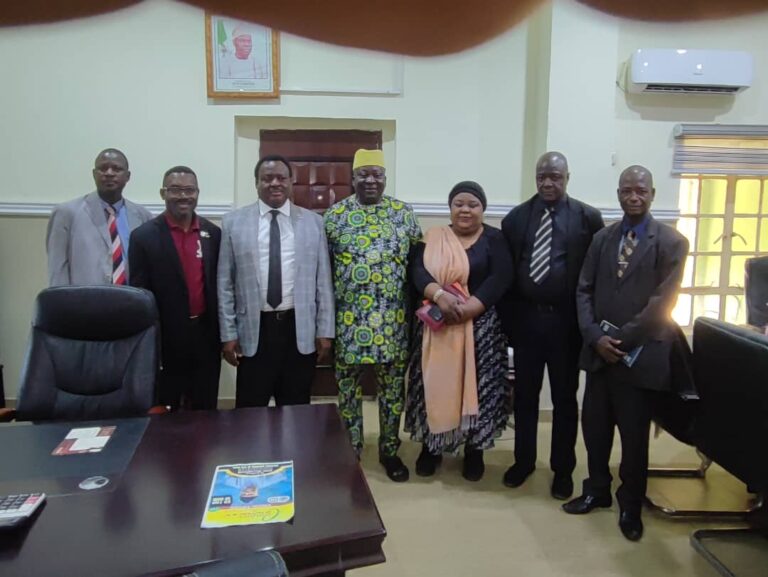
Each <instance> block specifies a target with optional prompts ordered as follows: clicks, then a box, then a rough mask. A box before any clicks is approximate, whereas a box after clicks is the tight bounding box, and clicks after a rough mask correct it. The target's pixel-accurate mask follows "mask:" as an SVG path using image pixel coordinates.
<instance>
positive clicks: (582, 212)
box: [498, 195, 605, 346]
mask: <svg viewBox="0 0 768 577" xmlns="http://www.w3.org/2000/svg"><path fill="white" fill-rule="evenodd" d="M535 200H536V195H534V196H533V197H531V198H530V199H528V200H527V201H525V202H524V203H522V204H520V205H518V206H516V207H515V208H513V209H512V210H511V211H509V214H508V215H507V216H505V217H504V220H502V221H501V230H502V232H503V233H504V237H505V238H506V239H507V243H508V244H509V251H510V253H512V260H513V268H512V271H513V272H512V273H511V274H516V273H517V270H518V269H519V268H520V261H521V260H522V257H523V250H524V247H525V241H526V236H527V234H528V223H529V221H530V219H531V211H532V210H533V204H534V201H535ZM568 214H569V218H568V222H567V223H566V236H567V242H568V255H567V264H566V267H567V278H568V295H569V298H568V303H569V308H568V311H567V313H568V315H569V317H570V318H572V320H573V329H574V332H575V333H576V335H577V336H578V330H577V325H576V300H575V299H576V286H577V285H578V281H579V272H580V271H581V265H582V263H583V262H584V257H585V255H586V254H587V249H588V248H589V244H590V243H591V242H592V237H593V236H594V235H595V233H596V232H597V231H599V230H600V229H602V228H603V227H604V226H605V223H604V222H603V217H602V215H601V214H600V211H599V210H597V209H596V208H594V207H593V206H590V205H588V204H586V203H584V202H581V201H579V200H576V199H575V198H573V197H571V196H569V197H568ZM571 305H572V306H571ZM528 306H530V303H528V302H527V301H525V300H524V299H523V297H522V296H521V295H520V293H519V291H518V288H517V280H516V279H515V281H514V282H513V283H512V285H511V288H510V290H509V292H508V293H507V296H506V297H505V299H503V302H502V303H501V304H500V306H499V307H498V308H499V311H500V314H501V319H502V324H503V325H504V331H505V332H506V333H507V335H508V336H509V337H510V338H511V339H512V344H513V346H514V343H515V342H516V341H520V340H521V339H522V340H524V339H526V338H528V337H527V334H528V331H527V327H525V326H524V323H521V322H520V319H521V318H524V315H523V314H521V313H522V312H523V310H524V309H525V308H526V307H528Z"/></svg>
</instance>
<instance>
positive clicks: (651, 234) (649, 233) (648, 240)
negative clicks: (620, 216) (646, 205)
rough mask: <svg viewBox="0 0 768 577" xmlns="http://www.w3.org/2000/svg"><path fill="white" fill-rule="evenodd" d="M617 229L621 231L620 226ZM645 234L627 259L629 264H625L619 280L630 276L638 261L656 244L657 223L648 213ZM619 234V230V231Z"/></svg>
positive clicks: (624, 279)
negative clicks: (622, 274) (625, 267)
mask: <svg viewBox="0 0 768 577" xmlns="http://www.w3.org/2000/svg"><path fill="white" fill-rule="evenodd" d="M619 231H621V227H619ZM645 232H646V235H645V238H644V239H642V240H641V241H640V244H638V245H637V249H636V251H635V253H634V254H633V255H632V256H631V258H630V259H629V264H628V265H627V270H626V271H624V276H623V277H621V281H622V282H624V281H626V280H627V279H628V278H629V277H630V276H632V273H633V272H634V271H635V270H636V269H637V267H638V265H639V264H640V261H642V260H643V259H644V258H645V255H646V254H648V251H649V250H651V248H653V247H654V246H656V237H657V235H658V232H659V224H658V223H657V222H656V221H655V220H653V217H652V216H651V215H648V228H647V229H646V231H645ZM619 234H621V232H619ZM618 260H619V259H618V257H617V258H616V268H617V269H618V266H619V263H618Z"/></svg>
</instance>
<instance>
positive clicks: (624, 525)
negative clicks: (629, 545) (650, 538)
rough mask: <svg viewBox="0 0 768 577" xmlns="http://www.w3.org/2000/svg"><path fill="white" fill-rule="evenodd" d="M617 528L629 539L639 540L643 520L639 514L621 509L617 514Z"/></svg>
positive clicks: (641, 533) (641, 534)
mask: <svg viewBox="0 0 768 577" xmlns="http://www.w3.org/2000/svg"><path fill="white" fill-rule="evenodd" d="M619 529H621V532H622V534H623V535H624V536H625V537H626V538H627V539H629V540H630V541H639V540H640V538H641V537H642V536H643V521H642V519H640V514H639V513H638V514H632V513H629V512H628V511H622V512H621V513H620V514H619Z"/></svg>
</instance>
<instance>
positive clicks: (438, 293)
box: [432, 288, 445, 303]
mask: <svg viewBox="0 0 768 577" xmlns="http://www.w3.org/2000/svg"><path fill="white" fill-rule="evenodd" d="M444 294H445V289H442V288H439V289H437V290H436V291H435V294H433V295H432V302H433V303H437V299H439V298H440V297H441V296H443V295H444Z"/></svg>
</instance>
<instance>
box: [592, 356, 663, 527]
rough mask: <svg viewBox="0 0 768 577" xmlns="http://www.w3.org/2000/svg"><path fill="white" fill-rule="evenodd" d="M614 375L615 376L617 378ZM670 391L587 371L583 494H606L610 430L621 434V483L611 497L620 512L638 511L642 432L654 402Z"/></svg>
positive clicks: (643, 465) (643, 471)
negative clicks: (655, 389)
mask: <svg viewBox="0 0 768 577" xmlns="http://www.w3.org/2000/svg"><path fill="white" fill-rule="evenodd" d="M617 373H618V376H617ZM669 394H670V393H664V392H658V391H650V390H647V389H641V388H639V387H635V386H633V385H631V384H629V383H626V382H623V379H622V378H621V376H620V372H619V371H613V370H611V369H610V368H609V369H608V370H603V371H599V372H596V373H587V388H586V391H585V393H584V406H583V408H582V416H581V427H582V430H583V433H584V443H585V444H586V446H587V463H588V467H589V478H588V479H586V480H585V481H584V494H585V495H594V496H608V495H610V493H611V481H612V477H611V472H610V469H609V467H608V461H609V459H610V457H611V448H612V447H613V434H614V429H615V427H617V426H618V429H619V435H620V436H621V465H620V466H619V477H620V478H621V486H620V487H619V489H618V491H616V498H617V499H618V501H619V506H620V507H621V508H622V510H625V511H629V512H630V513H635V514H639V513H640V510H641V508H642V504H643V499H644V498H645V490H646V487H647V485H648V436H649V434H650V429H651V417H652V414H653V409H654V405H655V404H656V403H658V402H659V401H660V400H661V399H663V398H664V397H665V396H668V395H669Z"/></svg>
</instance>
